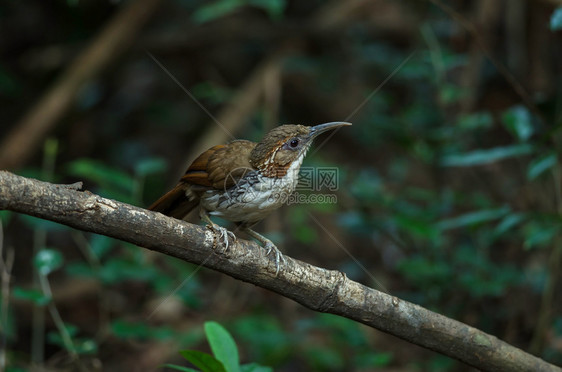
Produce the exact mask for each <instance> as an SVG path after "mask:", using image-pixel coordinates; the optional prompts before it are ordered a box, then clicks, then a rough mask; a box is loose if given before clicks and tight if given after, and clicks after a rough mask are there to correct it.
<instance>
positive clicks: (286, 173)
mask: <svg viewBox="0 0 562 372" xmlns="http://www.w3.org/2000/svg"><path fill="white" fill-rule="evenodd" d="M345 125H351V124H349V123H343V122H335V123H326V124H321V125H317V126H314V127H307V126H304V125H282V126H279V127H277V128H274V129H272V130H271V131H270V132H269V133H267V134H266V135H265V136H264V138H263V140H262V141H261V142H259V143H254V142H251V141H246V140H235V141H232V142H229V143H227V144H225V145H217V146H214V147H211V148H210V149H209V150H207V151H205V152H204V153H202V154H201V155H199V157H197V159H195V160H194V161H193V163H191V165H190V166H189V168H188V169H187V171H186V172H185V174H184V175H183V177H182V178H181V179H180V181H179V183H178V184H177V185H176V186H175V187H174V188H173V189H172V190H170V191H168V192H167V193H166V194H164V195H163V196H162V197H161V198H160V199H158V200H157V201H156V202H154V204H152V205H151V206H150V207H149V209H150V210H153V211H156V212H161V213H163V214H165V215H168V216H171V217H174V218H178V219H183V218H185V217H186V215H187V214H188V213H189V212H191V211H192V210H193V209H194V208H195V207H197V206H200V215H201V218H202V219H203V220H204V221H205V222H207V223H208V224H209V225H208V226H209V227H210V228H211V229H213V230H214V231H216V232H218V233H220V239H222V240H223V241H224V244H225V245H226V248H228V244H229V243H228V238H229V237H230V238H233V239H234V235H233V234H232V233H231V232H227V231H226V230H225V229H224V228H222V227H220V226H218V225H216V224H214V223H213V222H212V221H211V220H210V218H209V214H211V215H215V216H219V217H221V218H224V219H227V220H230V221H233V222H236V223H237V224H238V225H239V227H240V228H241V229H243V230H244V231H246V232H247V233H248V234H249V235H251V236H252V237H254V238H256V239H257V240H259V241H260V242H261V243H262V244H263V245H264V248H266V249H267V250H268V253H269V252H270V251H272V250H273V251H274V252H275V254H276V260H275V262H276V267H277V271H278V270H279V259H282V260H284V258H283V256H282V255H281V253H280V252H279V250H278V249H277V248H276V247H275V245H274V244H273V243H272V242H271V241H270V240H268V239H267V238H265V237H263V236H262V235H260V234H258V233H257V232H255V231H253V230H251V226H252V225H254V224H255V223H256V222H258V221H260V220H261V219H263V218H264V217H265V216H267V215H268V214H269V213H271V212H272V211H273V210H275V209H277V208H279V207H280V206H281V205H283V203H284V202H285V201H286V200H287V199H286V197H287V196H288V195H289V194H290V193H291V192H293V190H294V189H295V186H296V184H297V182H298V172H299V169H300V165H301V163H302V160H303V158H304V156H305V155H306V152H307V150H308V149H309V147H310V145H311V144H312V141H313V140H314V138H316V137H317V136H318V135H319V134H320V133H324V132H326V131H328V130H331V129H334V128H338V127H341V126H345Z"/></svg>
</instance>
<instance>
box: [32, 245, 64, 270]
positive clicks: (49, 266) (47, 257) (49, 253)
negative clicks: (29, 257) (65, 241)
mask: <svg viewBox="0 0 562 372" xmlns="http://www.w3.org/2000/svg"><path fill="white" fill-rule="evenodd" d="M62 263H63V257H62V253H60V252H59V251H57V250H55V249H47V248H45V249H41V250H40V251H39V252H37V254H36V255H35V258H34V259H33V264H34V265H35V268H36V269H37V270H38V271H39V273H40V274H41V275H49V274H50V273H52V272H53V271H55V270H56V269H58V268H59V267H61V266H62Z"/></svg>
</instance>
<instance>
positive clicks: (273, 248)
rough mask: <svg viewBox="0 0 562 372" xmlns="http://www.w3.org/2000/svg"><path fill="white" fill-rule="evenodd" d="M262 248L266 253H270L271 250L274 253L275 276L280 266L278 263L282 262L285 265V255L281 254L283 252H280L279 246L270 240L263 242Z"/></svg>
mask: <svg viewBox="0 0 562 372" xmlns="http://www.w3.org/2000/svg"><path fill="white" fill-rule="evenodd" d="M263 248H264V249H265V254H266V255H268V254H270V253H271V252H273V254H275V276H277V274H279V269H280V267H281V265H280V263H281V262H282V263H283V265H286V264H287V260H286V259H285V256H283V253H281V251H280V250H279V248H277V247H276V246H275V244H273V243H272V242H271V241H270V240H268V241H267V242H265V244H264V246H263Z"/></svg>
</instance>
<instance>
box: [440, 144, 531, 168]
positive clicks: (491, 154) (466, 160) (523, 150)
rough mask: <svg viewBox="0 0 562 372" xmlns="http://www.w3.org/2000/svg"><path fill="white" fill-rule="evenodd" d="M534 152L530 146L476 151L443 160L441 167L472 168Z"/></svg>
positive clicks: (445, 157) (454, 155)
mask: <svg viewBox="0 0 562 372" xmlns="http://www.w3.org/2000/svg"><path fill="white" fill-rule="evenodd" d="M533 151H534V148H533V146H531V145H529V144H520V145H512V146H503V147H494V148H492V149H486V150H475V151H471V152H467V153H464V154H451V155H447V156H444V157H443V158H442V159H441V165H443V166H446V167H471V166H474V165H482V164H490V163H494V162H496V161H499V160H503V159H507V158H513V157H517V156H521V155H527V154H530V153H532V152H533Z"/></svg>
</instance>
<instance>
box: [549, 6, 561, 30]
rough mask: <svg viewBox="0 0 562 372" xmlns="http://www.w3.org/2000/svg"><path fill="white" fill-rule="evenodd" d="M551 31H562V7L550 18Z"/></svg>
mask: <svg viewBox="0 0 562 372" xmlns="http://www.w3.org/2000/svg"><path fill="white" fill-rule="evenodd" d="M550 30H551V31H559V30H562V6H561V7H558V8H556V9H555V10H554V12H553V13H552V15H551V16H550Z"/></svg>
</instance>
